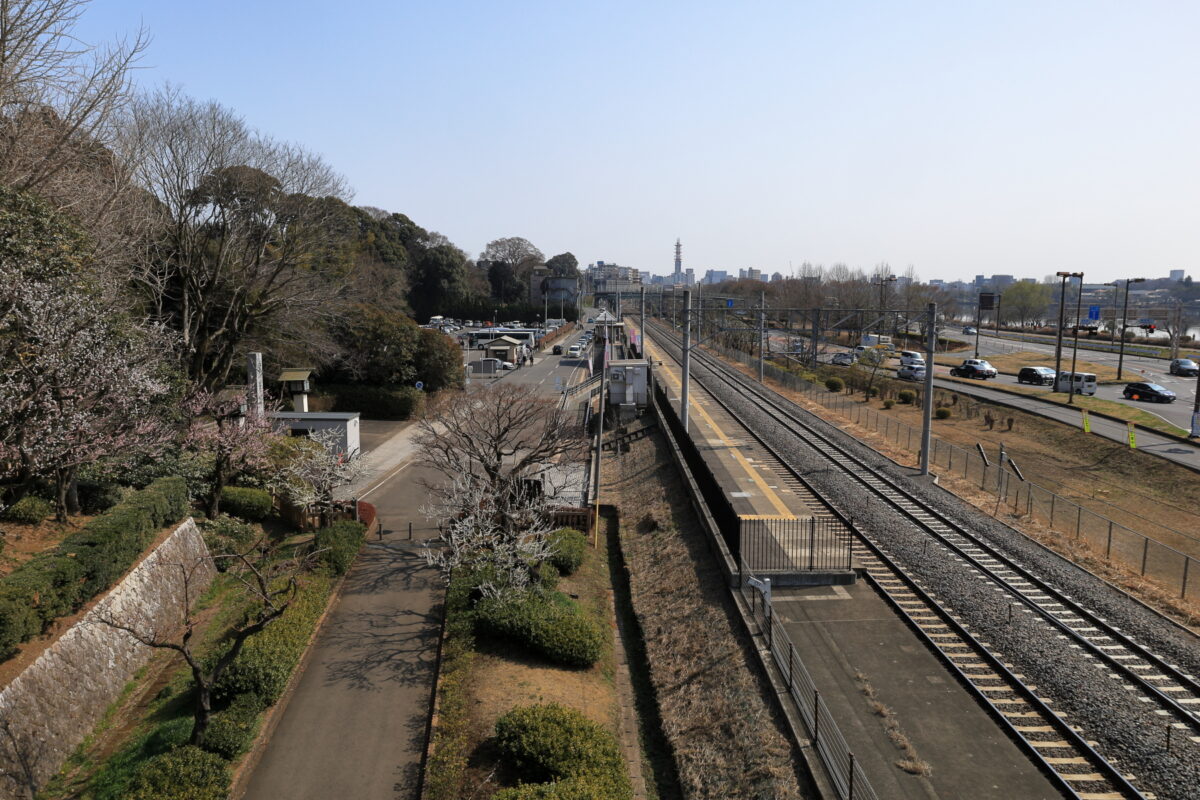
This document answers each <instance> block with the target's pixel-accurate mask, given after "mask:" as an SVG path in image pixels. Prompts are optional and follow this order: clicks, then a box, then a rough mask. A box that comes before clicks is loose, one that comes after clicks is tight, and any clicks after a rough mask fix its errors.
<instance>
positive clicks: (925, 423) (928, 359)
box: [921, 303, 937, 475]
mask: <svg viewBox="0 0 1200 800" xmlns="http://www.w3.org/2000/svg"><path fill="white" fill-rule="evenodd" d="M926 308H927V312H926V313H927V317H926V320H927V321H926V323H925V324H926V325H927V326H928V331H929V336H928V339H927V341H926V344H925V363H926V364H927V365H928V368H927V369H926V370H925V397H924V398H922V399H923V402H922V404H921V474H922V475H928V474H929V443H930V440H931V439H932V438H933V437H932V435H931V434H932V431H933V349H934V347H936V346H937V303H930V304H929V305H928V306H927V307H926Z"/></svg>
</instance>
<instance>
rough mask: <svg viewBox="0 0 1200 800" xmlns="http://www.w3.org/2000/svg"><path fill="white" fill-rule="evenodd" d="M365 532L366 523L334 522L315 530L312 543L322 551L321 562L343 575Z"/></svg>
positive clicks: (352, 560) (356, 552)
mask: <svg viewBox="0 0 1200 800" xmlns="http://www.w3.org/2000/svg"><path fill="white" fill-rule="evenodd" d="M366 532H367V526H366V525H363V524H362V523H361V522H355V521H353V520H342V521H341V522H335V523H333V524H332V525H330V526H329V527H328V528H322V529H321V530H319V531H317V534H316V536H315V537H314V544H315V545H316V547H317V549H318V550H320V551H322V552H321V553H320V558H321V563H322V564H325V565H326V566H328V567H329V569H330V571H331V572H333V574H334V575H344V574H345V573H346V570H348V569H350V565H351V564H353V563H354V558H355V556H357V555H358V551H359V549H360V548H361V547H362V543H363V536H364V535H365V534H366Z"/></svg>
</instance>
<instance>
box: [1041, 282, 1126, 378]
mask: <svg viewBox="0 0 1200 800" xmlns="http://www.w3.org/2000/svg"><path fill="white" fill-rule="evenodd" d="M1054 274H1055V275H1056V276H1057V277H1059V278H1062V282H1061V283H1060V284H1059V289H1058V331H1057V333H1058V335H1057V336H1055V337H1054V391H1056V392H1057V391H1059V388H1058V377H1059V373H1060V372H1061V371H1062V332H1063V323H1064V322H1065V320H1066V317H1065V316H1064V312H1065V311H1066V303H1067V278H1075V277H1079V278H1082V277H1083V273H1082V272H1056V273H1054ZM1117 377H1118V378H1120V377H1121V368H1120V367H1118V368H1117ZM1071 389H1072V384H1071V383H1070V382H1068V383H1067V391H1068V392H1069V391H1071Z"/></svg>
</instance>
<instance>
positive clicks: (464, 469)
mask: <svg viewBox="0 0 1200 800" xmlns="http://www.w3.org/2000/svg"><path fill="white" fill-rule="evenodd" d="M418 425H419V433H418V434H417V436H416V439H415V441H416V444H417V447H418V448H419V449H420V452H421V455H422V457H423V459H424V460H425V462H426V463H427V464H428V465H429V466H431V467H433V468H434V469H436V470H437V471H438V472H440V473H442V474H443V475H445V476H446V477H447V478H450V479H454V478H455V477H457V476H459V475H464V474H467V473H471V472H478V473H480V474H481V475H482V476H484V478H485V479H486V480H487V481H488V482H489V483H490V484H491V485H492V486H493V487H494V488H495V489H496V490H499V489H501V488H503V487H504V486H505V485H506V484H508V483H510V482H511V481H512V480H513V479H514V478H525V477H532V475H533V474H534V473H536V472H538V471H539V470H541V469H542V468H544V467H545V466H546V465H548V464H551V463H553V462H556V461H560V460H563V459H571V460H581V459H582V458H583V456H584V454H585V453H586V452H587V441H586V439H585V438H584V436H583V432H582V430H580V429H579V426H578V424H577V423H576V421H575V415H574V414H573V413H571V412H568V411H567V410H566V409H563V408H560V407H559V404H558V403H557V402H556V401H555V400H554V399H551V398H547V397H540V396H538V394H537V393H536V391H535V389H534V387H529V386H521V385H519V384H503V383H502V384H500V385H495V386H492V387H490V388H488V389H486V390H483V391H478V392H474V393H472V394H457V393H450V392H446V393H443V394H442V395H441V396H439V397H438V398H437V399H435V400H433V401H432V402H431V403H430V407H429V410H428V411H427V412H426V414H425V416H424V417H423V418H422V419H421V421H420V422H419V423H418Z"/></svg>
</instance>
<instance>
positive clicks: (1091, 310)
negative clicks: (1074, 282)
mask: <svg viewBox="0 0 1200 800" xmlns="http://www.w3.org/2000/svg"><path fill="white" fill-rule="evenodd" d="M1088 319H1100V306H1088Z"/></svg>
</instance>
